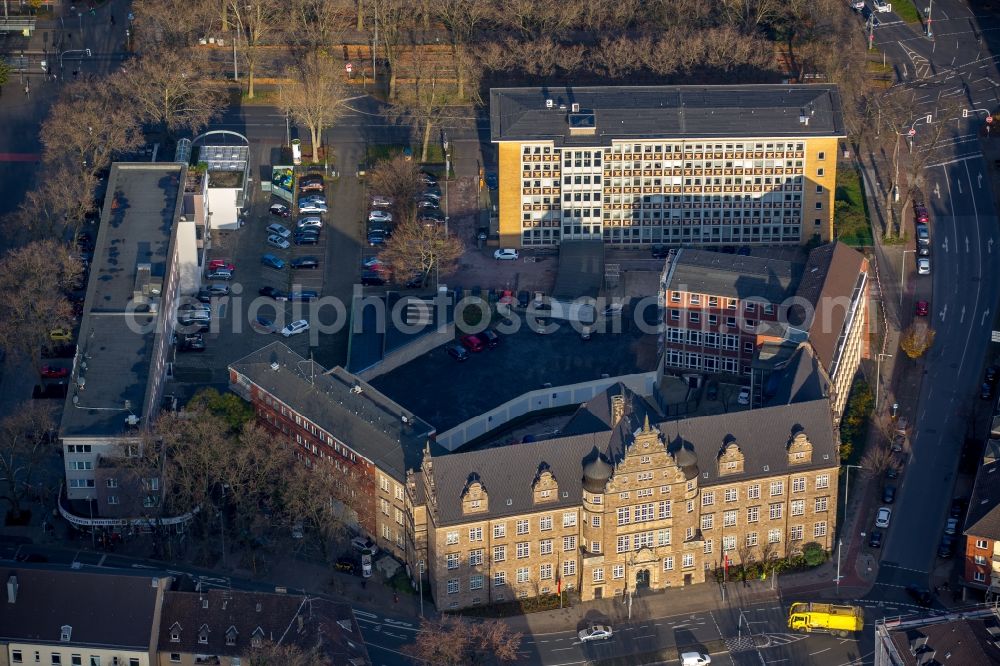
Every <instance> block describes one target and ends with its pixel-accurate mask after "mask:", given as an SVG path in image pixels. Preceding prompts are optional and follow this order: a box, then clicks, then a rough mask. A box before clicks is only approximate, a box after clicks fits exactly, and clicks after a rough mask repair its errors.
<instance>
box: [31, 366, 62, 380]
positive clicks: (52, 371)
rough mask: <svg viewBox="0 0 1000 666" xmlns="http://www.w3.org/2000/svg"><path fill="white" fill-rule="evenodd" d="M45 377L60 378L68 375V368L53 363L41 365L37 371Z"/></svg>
mask: <svg viewBox="0 0 1000 666" xmlns="http://www.w3.org/2000/svg"><path fill="white" fill-rule="evenodd" d="M38 372H39V374H41V375H42V377H45V378H46V379H62V378H63V377H69V368H59V367H56V366H54V365H43V366H42V368H41V369H40V370H39V371H38Z"/></svg>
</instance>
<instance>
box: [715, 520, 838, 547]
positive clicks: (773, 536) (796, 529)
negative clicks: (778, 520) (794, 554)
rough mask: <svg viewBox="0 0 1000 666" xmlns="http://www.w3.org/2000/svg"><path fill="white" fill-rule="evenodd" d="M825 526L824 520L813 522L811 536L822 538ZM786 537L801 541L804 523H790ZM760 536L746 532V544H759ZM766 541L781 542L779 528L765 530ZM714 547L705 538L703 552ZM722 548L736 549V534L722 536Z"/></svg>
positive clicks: (771, 542)
mask: <svg viewBox="0 0 1000 666" xmlns="http://www.w3.org/2000/svg"><path fill="white" fill-rule="evenodd" d="M826 532H827V526H826V522H825V521H822V522H818V523H813V538H822V537H825V536H826ZM788 538H789V540H790V541H802V540H803V539H804V538H805V526H804V525H792V526H791V527H789V528H788ZM759 541H760V537H759V535H758V534H757V532H747V534H746V545H747V546H748V547H753V546H757V545H758V544H759ZM767 542H768V543H769V544H776V543H781V530H780V529H774V530H768V531H767ZM714 548H715V543H714V541H713V540H712V539H706V540H705V546H704V552H705V554H706V555H708V554H711V553H712V552H713V550H714ZM722 550H723V552H732V551H734V550H736V535H734V534H731V535H727V536H724V537H722Z"/></svg>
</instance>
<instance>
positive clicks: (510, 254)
mask: <svg viewBox="0 0 1000 666" xmlns="http://www.w3.org/2000/svg"><path fill="white" fill-rule="evenodd" d="M519 256H521V255H520V253H519V252H518V251H517V250H515V249H514V248H512V247H508V248H503V249H500V250H497V251H495V252H494V253H493V258H494V259H496V260H497V261H517V258H518V257H519Z"/></svg>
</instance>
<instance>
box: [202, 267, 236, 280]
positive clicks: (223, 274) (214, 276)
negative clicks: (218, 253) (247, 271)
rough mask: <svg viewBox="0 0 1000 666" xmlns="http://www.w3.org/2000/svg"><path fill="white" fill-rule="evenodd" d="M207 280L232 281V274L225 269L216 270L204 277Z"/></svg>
mask: <svg viewBox="0 0 1000 666" xmlns="http://www.w3.org/2000/svg"><path fill="white" fill-rule="evenodd" d="M206 277H207V278H208V279H209V280H232V279H233V272H232V271H229V270H226V269H225V268H217V269H215V270H214V271H212V272H210V273H209V274H208V275H207V276H206Z"/></svg>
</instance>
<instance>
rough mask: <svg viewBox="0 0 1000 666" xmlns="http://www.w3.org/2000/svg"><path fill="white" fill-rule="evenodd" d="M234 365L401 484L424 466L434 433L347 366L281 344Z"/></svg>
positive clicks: (236, 369)
mask: <svg viewBox="0 0 1000 666" xmlns="http://www.w3.org/2000/svg"><path fill="white" fill-rule="evenodd" d="M229 367H230V369H231V370H233V371H235V372H237V373H239V374H240V375H243V376H244V377H246V378H247V379H249V380H250V381H251V382H253V383H254V384H256V385H257V386H259V387H260V388H261V389H263V390H264V391H266V392H267V393H269V394H270V395H271V396H273V397H274V398H276V399H277V400H279V401H281V402H283V403H285V404H286V405H288V406H289V407H291V408H292V409H293V411H295V412H297V413H298V414H301V415H302V416H303V417H305V418H307V419H309V420H310V421H312V422H313V423H315V424H316V426H317V427H319V428H322V429H323V430H325V431H326V432H327V433H329V434H330V435H332V436H333V437H335V438H337V439H338V440H340V441H341V442H343V443H344V444H346V445H347V446H349V447H350V448H351V449H353V450H354V451H355V452H357V453H358V454H360V455H362V456H364V457H366V458H368V459H369V460H371V461H372V462H373V463H375V465H376V466H377V467H378V468H379V469H380V470H382V471H384V472H385V473H386V474H391V475H392V476H393V477H394V478H395V479H397V480H398V481H400V482H402V481H404V480H405V479H406V470H407V469H413V468H418V467H419V466H420V460H421V457H422V453H423V447H424V444H425V442H426V441H427V438H428V437H429V436H430V435H431V434H432V433H433V432H434V429H433V428H432V427H431V426H430V425H428V424H427V423H425V422H423V421H422V420H420V419H419V418H417V417H416V416H415V415H414V414H413V413H412V412H410V411H409V410H407V409H404V408H403V407H401V406H400V405H399V404H397V403H395V402H393V401H392V400H390V399H389V398H388V397H386V396H385V395H383V394H382V393H380V392H379V391H377V390H376V389H374V388H373V387H372V386H370V385H369V384H366V383H365V382H363V381H361V380H360V379H358V378H357V377H355V376H354V375H352V374H351V373H349V372H347V371H346V370H344V369H343V368H339V367H335V368H333V369H332V370H329V371H328V370H326V369H325V368H323V367H322V366H320V365H319V364H318V363H316V362H315V361H312V360H310V359H306V358H303V357H302V356H299V355H298V354H296V353H295V352H293V351H292V350H291V349H289V348H288V347H287V346H286V345H285V344H284V343H282V342H272V343H271V344H269V345H267V346H266V347H263V348H261V349H258V350H257V351H255V352H253V353H252V354H248V355H247V356H245V357H243V358H241V359H240V360H238V361H235V362H234V363H232V364H231V365H230V366H229Z"/></svg>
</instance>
